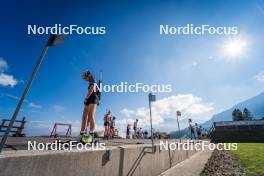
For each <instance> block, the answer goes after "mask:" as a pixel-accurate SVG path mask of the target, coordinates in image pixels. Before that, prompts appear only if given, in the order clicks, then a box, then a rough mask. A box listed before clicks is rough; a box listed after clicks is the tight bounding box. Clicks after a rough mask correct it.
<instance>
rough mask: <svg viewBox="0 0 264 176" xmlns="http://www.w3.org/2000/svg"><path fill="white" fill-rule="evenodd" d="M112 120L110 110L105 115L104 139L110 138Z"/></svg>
mask: <svg viewBox="0 0 264 176" xmlns="http://www.w3.org/2000/svg"><path fill="white" fill-rule="evenodd" d="M111 120H112V115H111V111H110V110H108V111H107V112H106V114H105V115H104V127H105V131H104V137H105V138H108V137H109V136H110V122H111Z"/></svg>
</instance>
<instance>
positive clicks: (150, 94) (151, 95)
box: [149, 93, 156, 153]
mask: <svg viewBox="0 0 264 176" xmlns="http://www.w3.org/2000/svg"><path fill="white" fill-rule="evenodd" d="M155 101H156V95H153V94H152V93H149V117H150V133H151V144H152V153H154V141H153V128H152V113H151V102H155Z"/></svg>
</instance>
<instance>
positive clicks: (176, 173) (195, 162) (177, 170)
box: [159, 150, 212, 176]
mask: <svg viewBox="0 0 264 176" xmlns="http://www.w3.org/2000/svg"><path fill="white" fill-rule="evenodd" d="M211 154H212V151H210V150H204V151H201V152H198V153H196V154H194V155H193V156H192V157H190V158H189V159H187V160H184V161H182V162H180V163H179V164H177V165H176V166H174V167H172V168H171V169H169V170H167V171H166V172H163V173H162V174H160V175H159V176H199V175H200V173H201V172H202V170H203V168H204V165H205V163H206V162H207V161H208V159H209V158H210V156H211Z"/></svg>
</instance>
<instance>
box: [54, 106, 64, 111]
mask: <svg viewBox="0 0 264 176" xmlns="http://www.w3.org/2000/svg"><path fill="white" fill-rule="evenodd" d="M52 108H53V109H54V111H56V112H62V111H64V109H65V108H64V107H63V106H61V105H54V106H53V107H52Z"/></svg>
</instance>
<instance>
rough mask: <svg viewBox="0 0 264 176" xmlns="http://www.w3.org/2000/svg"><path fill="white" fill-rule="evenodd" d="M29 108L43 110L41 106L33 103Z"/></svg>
mask: <svg viewBox="0 0 264 176" xmlns="http://www.w3.org/2000/svg"><path fill="white" fill-rule="evenodd" d="M28 107H30V108H35V109H41V108H42V106H41V105H38V104H35V103H33V102H31V103H29V105H28Z"/></svg>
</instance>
